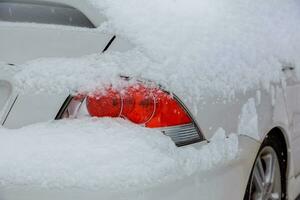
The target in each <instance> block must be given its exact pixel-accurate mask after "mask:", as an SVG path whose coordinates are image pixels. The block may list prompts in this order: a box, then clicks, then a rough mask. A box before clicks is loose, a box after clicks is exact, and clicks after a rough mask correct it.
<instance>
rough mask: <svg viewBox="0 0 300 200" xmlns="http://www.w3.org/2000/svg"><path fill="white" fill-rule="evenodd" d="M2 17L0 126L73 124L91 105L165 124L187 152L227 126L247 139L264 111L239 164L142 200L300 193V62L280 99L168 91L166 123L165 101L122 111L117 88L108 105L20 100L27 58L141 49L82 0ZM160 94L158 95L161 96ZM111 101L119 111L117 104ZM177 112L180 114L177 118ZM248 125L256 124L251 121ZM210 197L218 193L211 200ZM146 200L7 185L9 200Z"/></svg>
mask: <svg viewBox="0 0 300 200" xmlns="http://www.w3.org/2000/svg"><path fill="white" fill-rule="evenodd" d="M54 11H55V12H54ZM11 13H13V15H12V14H11ZM53 13H55V14H53ZM0 21H4V22H9V23H1V24H0V61H1V62H2V64H1V65H0V110H2V112H0V122H1V124H2V125H3V126H4V127H5V128H11V129H15V128H20V127H23V126H25V125H29V124H34V123H37V122H44V121H49V120H53V119H57V120H59V119H61V118H68V117H70V116H72V115H74V114H76V113H74V110H76V109H75V108H77V106H78V105H79V104H80V105H81V104H82V103H83V102H84V103H85V104H86V105H87V109H88V110H89V114H90V115H91V116H96V117H102V116H110V117H114V116H115V115H117V116H119V115H120V113H121V112H123V114H122V115H123V116H124V115H125V116H126V118H127V119H130V120H131V121H132V122H135V123H137V124H140V123H145V124H146V126H147V127H150V128H153V127H155V128H159V129H160V130H161V131H162V134H163V133H164V134H166V135H168V136H170V137H171V138H172V140H173V141H174V142H175V144H176V145H177V146H178V148H184V147H183V146H186V145H192V146H194V147H195V148H198V147H199V148H200V147H201V146H203V145H206V144H207V141H209V140H210V139H211V138H212V136H213V134H214V133H215V131H216V128H217V127H222V128H223V129H224V130H225V131H226V133H237V132H238V129H239V125H238V122H239V121H240V116H241V113H243V110H245V109H249V110H251V109H252V110H253V109H254V110H256V113H257V115H256V118H255V119H256V120H257V122H258V125H257V130H250V131H249V130H248V131H247V133H245V134H239V135H238V141H239V149H240V150H241V152H240V156H239V157H238V159H236V160H233V161H231V162H230V163H228V164H225V165H222V166H218V167H217V168H215V169H214V170H212V171H210V172H206V173H204V174H201V175H199V176H198V175H197V176H192V177H187V178H186V179H183V180H181V181H177V182H173V183H168V184H166V185H160V186H158V187H156V188H149V189H148V190H146V191H143V192H142V194H143V195H140V196H139V199H164V200H167V199H173V200H175V199H176V200H177V199H178V200H182V199H187V198H188V199H195V200H196V199H215V200H220V199H226V200H239V199H244V200H250V199H257V200H263V199H264V200H269V199H289V200H294V199H296V198H297V196H298V195H299V193H300V189H299V188H300V176H299V175H300V148H299V147H300V126H299V124H300V117H299V113H300V107H299V105H298V101H299V99H300V80H299V79H298V77H296V75H295V72H294V71H295V66H293V65H292V64H289V63H286V64H283V66H282V73H283V74H285V77H286V84H287V85H286V86H284V87H285V89H283V86H282V84H281V83H276V84H274V85H273V86H272V87H273V88H274V91H273V92H271V93H269V92H265V91H263V90H262V91H257V90H251V91H247V92H245V93H240V94H237V95H236V97H235V98H236V99H237V101H231V102H227V103H224V102H223V101H220V102H218V101H215V99H216V98H217V97H207V98H204V99H195V101H193V103H191V101H187V99H186V97H185V96H181V95H180V94H174V95H173V97H172V98H169V97H168V94H169V93H172V91H168V92H165V91H164V90H163V89H158V91H155V94H156V95H157V96H160V98H161V101H162V102H164V103H161V102H160V103H161V105H160V106H163V109H161V110H160V112H161V113H160V116H163V117H162V118H159V117H157V116H154V114H153V112H154V111H153V109H154V108H153V107H154V106H157V105H156V103H157V101H153V99H151V98H150V101H152V102H154V103H152V104H151V103H150V104H149V105H148V108H143V107H138V106H137V107H136V108H134V109H135V110H134V112H129V111H128V112H127V113H126V112H125V111H124V110H125V109H124V108H123V109H122V110H121V106H124V105H126V101H125V100H124V98H123V100H121V104H122V105H120V104H119V105H116V104H114V103H115V102H113V101H114V100H116V99H117V100H118V99H121V97H120V96H118V95H116V94H115V93H114V91H108V94H107V96H106V97H104V98H100V100H99V98H98V99H97V98H93V97H92V96H72V95H70V94H68V93H66V94H61V95H51V94H48V93H39V94H21V93H20V94H19V93H17V91H16V90H15V88H14V87H15V86H14V84H13V82H12V77H13V76H14V74H15V71H14V70H13V68H14V66H15V65H18V64H21V63H23V62H26V61H29V60H32V59H36V58H40V57H76V56H82V55H87V54H93V53H97V52H99V53H102V52H103V53H105V52H110V51H122V52H123V51H127V50H129V49H131V48H132V45H131V44H130V43H129V42H127V41H125V40H122V39H121V38H120V37H118V36H114V35H113V34H104V33H100V32H98V31H95V29H94V28H96V27H98V26H99V25H100V24H102V23H103V21H105V17H104V16H102V15H101V14H99V12H98V10H97V9H96V8H94V7H93V6H91V5H90V4H86V3H85V2H84V1H82V0H51V1H50V0H47V1H44V0H26V1H25V0H24V1H17V0H16V1H15V0H9V1H4V0H0ZM11 22H13V23H15V24H13V23H11ZM31 23H35V24H31ZM37 24H56V25H62V26H51V25H49V26H39V25H37ZM77 27H80V28H77ZM279 73H281V72H279ZM123 78H124V79H127V78H128V77H123ZM155 84H157V85H159V84H160V83H155ZM141 85H143V83H141ZM148 90H149V89H148V88H146V87H144V86H142V89H141V88H139V89H138V91H136V90H135V89H132V90H131V89H130V88H129V89H128V91H127V92H128V94H129V96H130V97H131V98H134V100H135V101H139V102H140V103H141V102H142V101H149V98H146V97H145V93H147V92H148ZM176 95H177V96H176ZM157 96H155V97H152V98H158V97H157ZM101 101H102V102H101ZM200 101H203V102H206V104H205V106H201V107H200V108H199V111H198V112H197V113H193V109H192V108H193V107H195V106H197V105H200V104H201V102H200ZM103 102H104V104H103ZM107 102H108V104H109V105H110V106H114V107H109V106H107V105H108V104H107ZM155 102H156V103H155ZM165 102H167V103H165ZM257 102H259V103H257ZM105 103H106V104H105ZM127 103H128V102H127ZM117 104H118V103H117ZM129 104H130V102H129ZM118 106H119V107H118ZM116 107H117V108H116ZM114 109H117V110H114ZM143 109H146V110H143ZM147 109H148V110H147ZM149 109H150V111H149ZM120 110H121V111H120ZM171 111H172V112H173V111H176V113H175V114H172V115H171V114H170V112H171ZM173 113H174V112H173ZM158 118H159V119H158ZM246 120H247V118H246ZM249 120H252V118H249ZM248 123H251V121H245V122H244V124H248ZM243 130H246V129H243ZM256 131H257V133H256ZM203 180H205V181H203ZM207 191H209V195H208V196H206V197H202V195H203V193H205V194H207ZM136 195H137V192H132V193H128V194H123V193H122V194H119V195H116V194H114V195H110V194H109V191H104V192H103V191H87V190H83V189H78V188H77V189H76V188H73V189H66V190H55V189H53V190H49V191H47V190H40V189H38V188H35V186H26V187H18V186H16V187H10V188H5V189H3V188H2V189H1V188H0V199H1V200H18V199H22V200H25V199H28V200H35V199H43V200H44V199H57V200H58V199H62V200H67V199H72V200H74V199H114V200H117V199H136Z"/></svg>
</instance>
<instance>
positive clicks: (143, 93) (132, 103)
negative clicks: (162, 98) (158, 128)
mask: <svg viewBox="0 0 300 200" xmlns="http://www.w3.org/2000/svg"><path fill="white" fill-rule="evenodd" d="M154 111H155V99H154V96H153V94H152V93H151V91H150V90H149V89H148V88H146V87H144V86H142V85H138V86H135V87H130V88H128V90H127V93H126V94H125V95H124V98H123V112H122V116H124V117H125V118H127V119H129V120H130V121H132V122H134V123H136V124H144V123H146V122H147V121H149V120H150V119H151V117H152V116H153V114H154Z"/></svg>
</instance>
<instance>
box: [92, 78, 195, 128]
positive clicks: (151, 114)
mask: <svg viewBox="0 0 300 200" xmlns="http://www.w3.org/2000/svg"><path fill="white" fill-rule="evenodd" d="M122 93H123V95H120V94H119V93H118V92H117V91H115V90H113V89H107V90H106V92H105V93H104V94H103V95H99V94H95V95H93V96H88V97H87V99H86V105H87V110H88V112H89V114H90V115H91V116H93V117H123V118H126V119H128V120H130V121H132V122H134V123H136V124H145V126H146V127H149V128H159V127H168V126H176V125H184V124H189V123H191V122H192V120H191V118H190V117H189V115H188V114H187V113H186V112H185V110H184V109H183V108H182V106H181V105H180V104H179V103H178V102H177V100H176V99H174V98H173V97H172V96H170V95H169V94H167V93H166V92H164V91H162V90H159V89H153V88H147V87H146V86H144V85H142V84H138V85H134V86H132V87H128V88H127V89H125V92H122Z"/></svg>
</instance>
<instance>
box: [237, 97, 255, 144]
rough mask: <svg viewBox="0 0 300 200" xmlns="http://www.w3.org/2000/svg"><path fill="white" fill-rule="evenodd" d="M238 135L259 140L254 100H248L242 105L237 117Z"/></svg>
mask: <svg viewBox="0 0 300 200" xmlns="http://www.w3.org/2000/svg"><path fill="white" fill-rule="evenodd" d="M238 134H240V135H248V136H250V137H251V138H254V139H257V140H258V141H259V140H260V137H259V129H258V117H257V112H256V104H255V100H254V98H250V99H248V101H247V103H246V104H245V105H243V107H242V110H241V115H240V116H239V124H238Z"/></svg>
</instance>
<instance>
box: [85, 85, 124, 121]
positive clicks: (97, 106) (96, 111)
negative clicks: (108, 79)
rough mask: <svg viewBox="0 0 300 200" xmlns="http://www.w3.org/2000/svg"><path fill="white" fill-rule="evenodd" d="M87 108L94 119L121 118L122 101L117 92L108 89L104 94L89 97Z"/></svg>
mask: <svg viewBox="0 0 300 200" xmlns="http://www.w3.org/2000/svg"><path fill="white" fill-rule="evenodd" d="M86 106H87V110H88V112H89V114H90V115H91V116H93V117H119V116H120V114H121V108H122V100H121V96H120V94H119V93H118V92H117V91H114V90H112V89H108V90H106V91H105V93H104V94H93V95H90V96H87V98H86Z"/></svg>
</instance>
